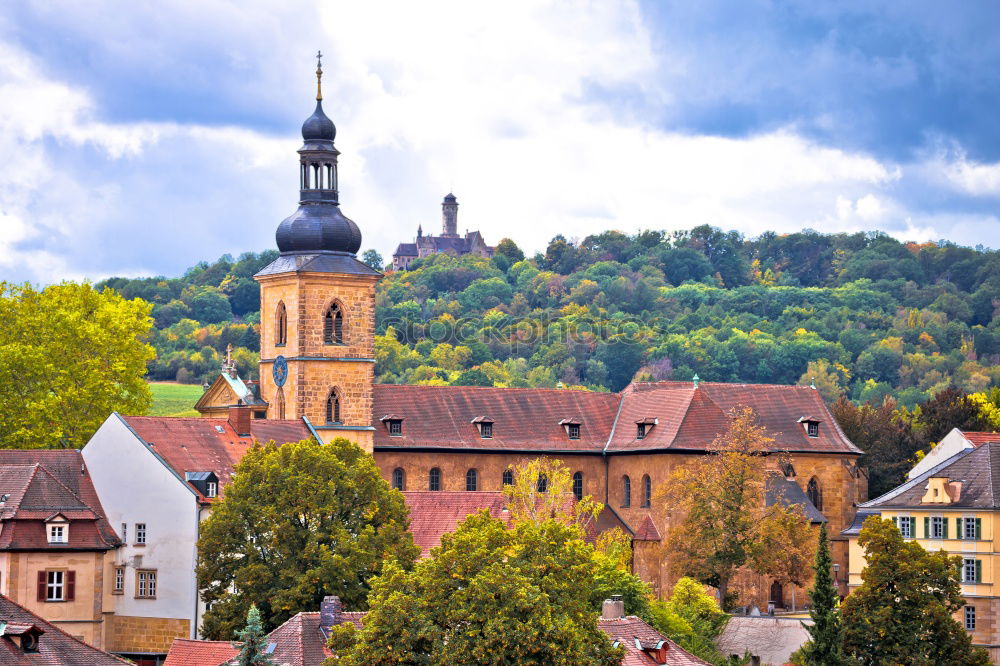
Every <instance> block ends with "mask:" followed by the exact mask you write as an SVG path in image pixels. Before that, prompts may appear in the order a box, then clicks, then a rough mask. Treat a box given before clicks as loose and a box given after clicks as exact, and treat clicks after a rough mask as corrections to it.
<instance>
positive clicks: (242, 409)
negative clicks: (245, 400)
mask: <svg viewBox="0 0 1000 666" xmlns="http://www.w3.org/2000/svg"><path fill="white" fill-rule="evenodd" d="M252 416H253V414H252V410H251V409H250V408H249V407H247V406H246V405H233V406H232V407H230V408H229V425H230V426H232V428H233V430H235V431H236V434H237V435H240V436H241V437H244V436H249V435H250V419H251V417H252Z"/></svg>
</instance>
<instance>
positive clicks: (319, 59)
mask: <svg viewBox="0 0 1000 666" xmlns="http://www.w3.org/2000/svg"><path fill="white" fill-rule="evenodd" d="M322 99H323V52H322V51H316V101H317V102H319V101H322Z"/></svg>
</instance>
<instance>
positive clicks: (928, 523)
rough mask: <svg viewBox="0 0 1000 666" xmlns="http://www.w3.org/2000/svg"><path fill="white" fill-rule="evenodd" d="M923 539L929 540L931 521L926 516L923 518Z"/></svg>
mask: <svg viewBox="0 0 1000 666" xmlns="http://www.w3.org/2000/svg"><path fill="white" fill-rule="evenodd" d="M924 538H925V539H930V538H931V519H930V518H929V517H927V516H924Z"/></svg>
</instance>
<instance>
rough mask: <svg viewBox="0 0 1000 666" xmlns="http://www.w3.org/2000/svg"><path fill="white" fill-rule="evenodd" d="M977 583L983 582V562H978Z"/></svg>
mask: <svg viewBox="0 0 1000 666" xmlns="http://www.w3.org/2000/svg"><path fill="white" fill-rule="evenodd" d="M976 520H979V519H978V518H976ZM976 582H977V583H982V582H983V561H982V560H976Z"/></svg>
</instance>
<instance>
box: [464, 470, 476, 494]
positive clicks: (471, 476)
mask: <svg viewBox="0 0 1000 666" xmlns="http://www.w3.org/2000/svg"><path fill="white" fill-rule="evenodd" d="M465 489H466V490H468V491H469V492H470V493H472V492H475V491H477V490H479V472H477V471H476V470H474V469H470V470H469V471H468V472H466V473H465Z"/></svg>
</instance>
